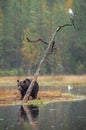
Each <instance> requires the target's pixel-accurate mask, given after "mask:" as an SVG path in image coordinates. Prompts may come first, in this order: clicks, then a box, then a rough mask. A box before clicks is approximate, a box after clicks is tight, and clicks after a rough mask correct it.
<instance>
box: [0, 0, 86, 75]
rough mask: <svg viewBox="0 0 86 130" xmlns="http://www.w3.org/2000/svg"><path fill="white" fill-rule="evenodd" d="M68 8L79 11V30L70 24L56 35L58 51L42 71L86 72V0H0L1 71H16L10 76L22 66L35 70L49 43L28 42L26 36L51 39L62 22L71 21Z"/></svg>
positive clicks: (25, 71)
mask: <svg viewBox="0 0 86 130" xmlns="http://www.w3.org/2000/svg"><path fill="white" fill-rule="evenodd" d="M68 8H73V10H74V11H75V12H76V14H77V15H76V17H75V26H76V28H77V29H76V30H75V29H74V28H73V27H67V28H64V29H63V30H61V31H60V32H59V33H58V34H57V37H56V39H55V42H56V44H55V47H56V53H55V55H53V54H52V55H50V56H48V58H47V59H46V61H45V63H44V65H43V67H42V71H41V74H65V73H66V74H72V73H73V74H85V73H86V43H85V41H86V36H85V34H86V25H85V24H86V11H85V10H86V4H85V0H82V1H81V0H78V1H77V0H74V1H73V0H34V1H33V0H19V1H18V0H0V69H1V72H0V74H1V75H2V73H3V75H5V73H4V71H5V72H6V71H7V70H8V71H9V70H13V72H11V71H9V73H10V75H16V74H17V72H14V70H15V69H16V71H17V70H18V69H20V68H22V70H23V73H25V74H28V71H29V74H32V73H34V72H35V70H36V68H37V65H38V63H39V60H40V58H41V57H42V55H43V52H44V50H45V48H46V47H47V46H46V45H45V44H43V43H41V42H39V43H36V44H32V43H29V42H27V40H26V36H28V37H29V38H30V39H32V40H35V39H38V38H42V39H44V40H45V41H47V42H48V41H49V40H50V39H51V36H52V34H53V32H54V31H55V29H56V28H57V27H58V26H59V25H62V24H65V23H70V19H69V15H68ZM6 74H8V72H7V73H6ZM8 75H9V74H8Z"/></svg>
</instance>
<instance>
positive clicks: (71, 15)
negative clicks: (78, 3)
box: [68, 8, 76, 29]
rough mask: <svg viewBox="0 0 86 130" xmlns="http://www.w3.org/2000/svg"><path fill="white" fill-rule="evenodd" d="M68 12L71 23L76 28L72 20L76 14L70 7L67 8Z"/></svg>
mask: <svg viewBox="0 0 86 130" xmlns="http://www.w3.org/2000/svg"><path fill="white" fill-rule="evenodd" d="M68 13H69V15H70V21H71V23H72V25H73V26H74V28H75V29H76V27H75V22H74V17H75V16H76V15H75V13H74V12H73V10H72V9H71V8H69V10H68Z"/></svg>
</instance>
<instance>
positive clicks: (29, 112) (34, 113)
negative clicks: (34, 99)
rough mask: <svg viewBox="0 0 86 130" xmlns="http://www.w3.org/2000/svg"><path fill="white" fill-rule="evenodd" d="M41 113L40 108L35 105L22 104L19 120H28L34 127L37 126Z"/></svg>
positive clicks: (20, 121)
mask: <svg viewBox="0 0 86 130" xmlns="http://www.w3.org/2000/svg"><path fill="white" fill-rule="evenodd" d="M38 114H39V108H38V107H37V106H33V105H28V106H27V105H21V106H20V110H19V116H18V122H19V123H20V124H21V123H22V122H25V121H28V123H29V124H31V125H32V127H35V128H36V127H37V117H38ZM36 129H37V128H36Z"/></svg>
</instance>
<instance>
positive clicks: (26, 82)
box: [17, 79, 31, 91]
mask: <svg viewBox="0 0 86 130" xmlns="http://www.w3.org/2000/svg"><path fill="white" fill-rule="evenodd" d="M30 82H31V81H30V79H25V80H23V81H19V80H17V87H18V90H19V91H24V90H27V89H28V87H29V85H30Z"/></svg>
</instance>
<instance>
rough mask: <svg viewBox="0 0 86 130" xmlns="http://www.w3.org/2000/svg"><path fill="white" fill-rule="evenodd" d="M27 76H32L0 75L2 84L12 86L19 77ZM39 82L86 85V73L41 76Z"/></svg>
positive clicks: (42, 83) (57, 84)
mask: <svg viewBox="0 0 86 130" xmlns="http://www.w3.org/2000/svg"><path fill="white" fill-rule="evenodd" d="M25 78H32V77H31V76H28V77H24V76H21V77H15V76H13V77H0V86H5V85H7V86H9V85H10V86H11V85H15V86H16V84H17V79H19V80H24V79H25ZM38 82H39V85H40V86H46V87H47V86H51V87H52V86H67V85H69V84H70V85H73V86H86V75H60V76H58V75H57V76H39V77H38Z"/></svg>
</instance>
